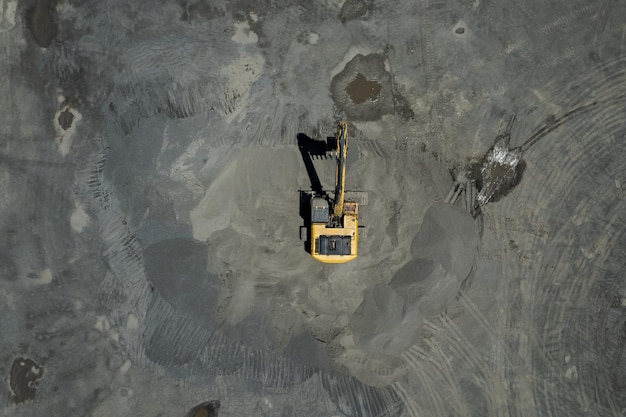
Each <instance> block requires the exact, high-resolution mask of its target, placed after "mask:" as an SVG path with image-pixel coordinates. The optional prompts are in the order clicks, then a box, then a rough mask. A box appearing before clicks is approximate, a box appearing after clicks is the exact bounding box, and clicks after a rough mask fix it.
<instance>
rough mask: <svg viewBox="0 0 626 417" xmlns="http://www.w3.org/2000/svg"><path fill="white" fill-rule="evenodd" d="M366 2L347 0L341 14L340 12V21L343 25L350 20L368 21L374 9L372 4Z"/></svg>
mask: <svg viewBox="0 0 626 417" xmlns="http://www.w3.org/2000/svg"><path fill="white" fill-rule="evenodd" d="M368 3H369V2H367V1H366V0H346V1H345V2H344V3H343V6H341V12H339V20H341V21H342V22H343V23H345V22H347V21H349V20H356V19H360V20H366V19H367V18H368V17H369V12H370V11H371V9H372V5H371V3H369V4H368Z"/></svg>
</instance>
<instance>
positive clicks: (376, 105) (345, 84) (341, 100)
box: [330, 54, 412, 121]
mask: <svg viewBox="0 0 626 417" xmlns="http://www.w3.org/2000/svg"><path fill="white" fill-rule="evenodd" d="M330 94H331V97H332V99H333V101H334V102H335V105H336V106H337V107H339V108H340V109H341V110H343V111H344V112H345V113H346V117H347V118H348V119H351V120H355V121H373V120H378V119H380V118H381V117H382V116H383V115H385V114H394V113H398V114H399V115H400V116H402V117H403V118H405V116H406V115H410V114H412V112H410V108H408V109H404V107H406V106H407V102H406V100H404V99H403V98H402V97H396V96H395V95H394V91H393V86H392V79H391V74H390V73H389V72H388V71H387V70H386V69H385V57H384V56H383V55H381V54H369V55H361V54H358V55H356V56H355V57H354V58H352V60H350V61H349V62H348V63H347V64H346V66H345V67H344V69H343V71H341V72H340V73H339V74H337V75H336V76H335V77H334V78H333V79H332V81H331V84H330ZM406 110H408V112H407V111H406ZM409 117H410V116H409Z"/></svg>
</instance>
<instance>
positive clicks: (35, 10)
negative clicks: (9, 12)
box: [26, 0, 58, 48]
mask: <svg viewBox="0 0 626 417" xmlns="http://www.w3.org/2000/svg"><path fill="white" fill-rule="evenodd" d="M55 9H56V0H38V1H37V2H36V3H35V5H34V6H32V7H31V8H30V9H29V10H28V11H27V14H26V25H27V27H28V29H30V32H31V34H32V35H33V38H34V39H35V42H37V45H39V46H40V47H41V48H47V47H49V46H50V44H51V43H52V40H53V39H54V38H55V37H56V36H57V34H58V27H57V23H56V20H55V17H54V11H55Z"/></svg>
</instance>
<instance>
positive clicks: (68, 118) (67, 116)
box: [59, 109, 74, 130]
mask: <svg viewBox="0 0 626 417" xmlns="http://www.w3.org/2000/svg"><path fill="white" fill-rule="evenodd" d="M73 121H74V113H72V112H71V111H70V110H69V109H67V110H65V111H64V112H61V114H59V125H60V126H61V128H62V129H63V130H67V129H69V128H70V127H72V122H73Z"/></svg>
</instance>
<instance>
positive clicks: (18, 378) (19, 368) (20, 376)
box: [9, 357, 43, 404]
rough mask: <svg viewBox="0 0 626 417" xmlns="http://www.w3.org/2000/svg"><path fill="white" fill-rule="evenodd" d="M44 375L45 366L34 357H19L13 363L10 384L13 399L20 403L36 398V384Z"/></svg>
mask: <svg viewBox="0 0 626 417" xmlns="http://www.w3.org/2000/svg"><path fill="white" fill-rule="evenodd" d="M41 377H43V368H42V367H41V366H39V364H38V363H37V362H35V361H34V360H32V359H28V358H23V357H18V358H15V360H14V361H13V365H11V373H10V377H9V384H10V386H11V391H12V392H13V400H14V401H15V403H17V404H19V403H22V402H24V401H27V400H32V399H33V398H35V393H36V392H37V390H36V385H37V381H39V380H40V379H41Z"/></svg>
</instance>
